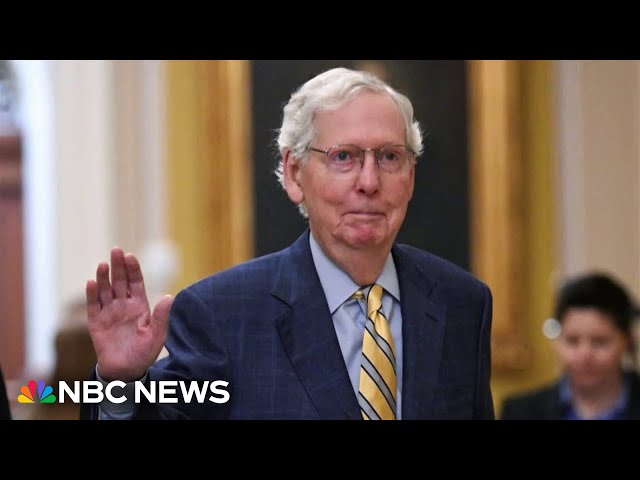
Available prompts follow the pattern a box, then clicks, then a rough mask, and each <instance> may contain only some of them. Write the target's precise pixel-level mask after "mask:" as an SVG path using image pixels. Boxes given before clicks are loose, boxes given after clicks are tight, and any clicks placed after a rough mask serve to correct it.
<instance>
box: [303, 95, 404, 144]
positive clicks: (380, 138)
mask: <svg viewBox="0 0 640 480" xmlns="http://www.w3.org/2000/svg"><path fill="white" fill-rule="evenodd" d="M313 126H314V130H315V136H316V138H320V139H323V140H326V141H330V142H331V141H335V142H340V143H345V142H346V143H350V142H354V141H355V140H358V139H362V140H367V139H370V140H376V141H377V142H378V143H379V142H383V143H404V141H405V138H406V127H405V121H404V118H403V116H402V112H401V110H400V108H399V106H398V105H397V104H396V102H395V101H394V100H393V98H392V97H391V96H390V95H388V94H386V93H382V92H371V91H364V92H361V93H360V94H359V95H357V96H355V97H354V98H352V99H350V100H349V101H348V102H346V103H343V104H342V105H339V106H332V107H331V108H325V109H321V110H318V111H317V112H316V114H315V116H314V120H313ZM367 146H369V145H367Z"/></svg>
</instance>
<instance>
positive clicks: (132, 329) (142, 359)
mask: <svg viewBox="0 0 640 480" xmlns="http://www.w3.org/2000/svg"><path fill="white" fill-rule="evenodd" d="M109 270H111V280H109ZM86 296H87V316H88V328H89V333H90V335H91V339H92V341H93V346H94V348H95V350H96V355H97V358H98V371H99V374H100V377H102V378H103V379H105V380H122V381H133V380H138V379H139V378H141V377H142V376H143V375H144V374H145V372H146V371H147V369H148V368H149V367H150V366H151V365H152V364H153V363H154V362H155V361H156V359H157V358H158V355H159V354H160V351H161V350H162V347H163V346H164V342H165V340H166V337H167V327H168V324H169V311H170V309H171V304H172V303H173V297H172V296H171V295H165V296H164V297H163V298H162V299H161V300H160V301H159V302H158V304H157V305H156V307H155V308H154V310H153V312H151V309H150V307H149V300H148V298H147V294H146V292H145V287H144V279H143V276H142V270H141V268H140V263H139V262H138V259H137V258H136V257H135V256H134V255H132V254H127V255H125V254H124V252H123V250H122V249H121V248H119V247H114V248H112V249H111V269H109V264H108V263H106V262H101V263H100V264H99V265H98V268H97V270H96V279H95V280H89V281H87V286H86Z"/></svg>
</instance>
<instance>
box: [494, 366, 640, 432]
mask: <svg viewBox="0 0 640 480" xmlns="http://www.w3.org/2000/svg"><path fill="white" fill-rule="evenodd" d="M627 377H628V378H629V403H628V405H627V410H626V412H625V419H626V420H640V376H638V375H637V374H636V373H628V374H627ZM565 413H566V406H565V405H564V404H563V402H562V401H561V399H560V382H559V381H558V382H555V383H553V384H551V385H549V386H547V387H543V388H541V389H539V390H535V391H532V392H527V393H523V394H519V395H514V396H513V397H510V398H508V399H506V400H505V402H504V404H503V407H502V412H501V415H500V419H501V420H562V419H563V417H564V414H565Z"/></svg>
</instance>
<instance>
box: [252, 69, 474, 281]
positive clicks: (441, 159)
mask: <svg viewBox="0 0 640 480" xmlns="http://www.w3.org/2000/svg"><path fill="white" fill-rule="evenodd" d="M365 64H366V65H367V66H369V67H371V68H373V69H375V70H376V71H379V72H381V74H382V75H384V76H385V79H386V80H387V81H389V83H391V85H393V86H394V87H395V88H396V89H398V90H399V91H401V92H402V93H404V94H405V95H407V96H408V97H409V98H410V99H411V100H412V102H413V105H414V108H415V115H416V119H417V120H418V121H419V122H420V125H421V126H422V129H423V131H424V153H423V155H422V157H420V159H419V160H418V166H417V169H416V187H415V191H414V196H413V199H412V201H411V203H410V204H409V210H408V212H407V218H406V220H405V223H404V225H403V227H402V229H401V230H400V233H399V235H398V241H399V242H402V243H408V244H411V245H414V246H416V247H418V248H422V249H424V250H428V251H430V252H432V253H435V254H436V255H440V256H442V257H444V258H446V259H448V260H450V261H452V262H454V263H456V264H458V265H460V266H461V267H463V268H466V269H468V268H469V191H468V183H469V182H468V139H467V136H468V134H467V88H466V84H467V82H466V66H465V62H464V61H463V60H381V61H373V62H372V61H366V62H365V61H354V60H341V61H335V60H256V61H254V62H252V80H253V150H254V182H255V216H256V218H255V222H256V229H255V232H256V238H255V246H256V255H264V254H266V253H270V252H274V251H276V250H280V249H281V248H284V247H286V246H287V245H288V244H290V243H291V242H292V241H294V240H295V239H296V238H297V237H298V236H299V235H300V234H301V233H302V232H303V231H304V229H305V228H306V226H307V223H306V221H305V220H304V219H303V218H302V217H301V216H300V215H299V213H298V210H297V208H296V206H295V205H293V204H292V203H291V201H290V200H289V198H288V197H287V195H286V193H285V192H284V191H283V190H282V189H281V187H280V186H279V184H278V182H277V179H276V177H275V175H274V173H273V171H274V169H275V166H276V164H277V161H278V149H277V144H276V138H277V130H278V128H279V127H280V124H281V121H282V107H283V106H284V105H285V104H286V102H287V101H288V100H289V97H290V96H291V93H293V91H294V90H295V89H296V88H297V87H299V86H300V85H301V84H302V83H304V82H305V81H307V80H308V79H310V78H311V77H313V76H314V75H316V74H318V73H320V72H322V71H324V70H326V69H328V68H333V67H338V66H344V67H348V68H354V67H356V68H357V67H361V66H363V65H365Z"/></svg>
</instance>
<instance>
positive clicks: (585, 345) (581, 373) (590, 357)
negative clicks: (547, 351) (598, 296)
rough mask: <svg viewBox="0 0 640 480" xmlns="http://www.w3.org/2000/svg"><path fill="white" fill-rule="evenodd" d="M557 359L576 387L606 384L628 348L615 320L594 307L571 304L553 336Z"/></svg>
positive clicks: (591, 387)
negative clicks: (556, 336)
mask: <svg viewBox="0 0 640 480" xmlns="http://www.w3.org/2000/svg"><path fill="white" fill-rule="evenodd" d="M556 342H557V344H556V350H557V352H558V355H559V359H560V362H561V364H562V366H563V368H564V369H565V371H566V372H567V374H568V375H569V377H570V378H571V382H572V383H573V385H574V386H575V387H576V388H582V389H602V388H608V386H609V385H610V383H611V380H612V379H615V378H616V377H617V376H618V375H620V371H621V365H622V358H623V357H624V355H625V352H626V351H627V349H628V348H629V341H628V339H627V337H626V335H625V334H624V333H623V332H622V331H620V330H619V329H618V328H617V327H616V326H615V324H614V320H613V319H612V318H611V317H610V316H609V315H608V314H605V313H603V312H601V311H600V310H598V309H595V308H571V309H569V310H568V311H567V312H566V313H565V315H564V319H563V321H562V333H561V334H560V336H559V337H558V338H557V339H556Z"/></svg>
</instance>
